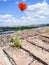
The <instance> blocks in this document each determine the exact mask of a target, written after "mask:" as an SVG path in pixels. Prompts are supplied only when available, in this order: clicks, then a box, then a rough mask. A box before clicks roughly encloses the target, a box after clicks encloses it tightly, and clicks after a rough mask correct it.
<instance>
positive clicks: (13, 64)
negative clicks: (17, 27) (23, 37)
mask: <svg viewBox="0 0 49 65" xmlns="http://www.w3.org/2000/svg"><path fill="white" fill-rule="evenodd" d="M3 52H4V53H5V54H6V56H7V58H8V59H9V61H10V62H11V64H12V65H17V64H16V63H15V61H14V60H13V58H11V57H10V56H9V55H8V54H7V53H6V52H5V50H4V49H3Z"/></svg>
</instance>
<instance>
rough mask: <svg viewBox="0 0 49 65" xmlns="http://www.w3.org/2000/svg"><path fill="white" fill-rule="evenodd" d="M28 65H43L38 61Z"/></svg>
mask: <svg viewBox="0 0 49 65" xmlns="http://www.w3.org/2000/svg"><path fill="white" fill-rule="evenodd" d="M30 65H43V64H42V63H40V62H38V61H33V62H32V63H31V64H30Z"/></svg>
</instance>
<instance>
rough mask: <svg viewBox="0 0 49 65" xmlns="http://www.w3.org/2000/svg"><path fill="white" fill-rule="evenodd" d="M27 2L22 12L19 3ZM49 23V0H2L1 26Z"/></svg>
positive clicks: (0, 4)
mask: <svg viewBox="0 0 49 65" xmlns="http://www.w3.org/2000/svg"><path fill="white" fill-rule="evenodd" d="M20 2H25V3H26V4H27V9H26V10H25V11H24V12H21V11H20V10H19V8H18V3H20ZM45 23H49V0H0V26H19V25H32V24H45Z"/></svg>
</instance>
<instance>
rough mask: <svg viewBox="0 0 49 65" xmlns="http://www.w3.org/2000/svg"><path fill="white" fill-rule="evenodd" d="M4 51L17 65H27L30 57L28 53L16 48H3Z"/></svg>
mask: <svg viewBox="0 0 49 65" xmlns="http://www.w3.org/2000/svg"><path fill="white" fill-rule="evenodd" d="M4 51H5V52H6V53H7V54H8V55H9V56H10V58H12V59H13V60H14V62H15V63H16V64H17V65H28V64H29V63H30V62H31V60H32V58H31V57H29V55H28V53H27V52H25V51H23V50H22V49H18V48H12V47H9V48H5V49H4Z"/></svg>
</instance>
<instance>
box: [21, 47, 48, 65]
mask: <svg viewBox="0 0 49 65" xmlns="http://www.w3.org/2000/svg"><path fill="white" fill-rule="evenodd" d="M22 49H23V50H25V51H26V52H28V53H29V54H30V55H31V56H33V58H34V59H35V60H37V61H38V62H40V63H42V64H43V65H48V64H47V63H46V62H44V61H42V60H41V59H40V58H38V57H36V56H35V55H34V54H32V53H31V52H30V51H28V50H26V49H24V48H22ZM29 65H30V64H29Z"/></svg>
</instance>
